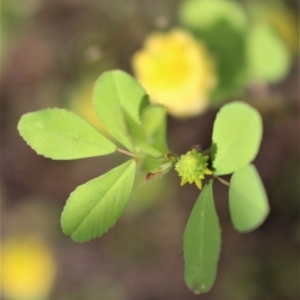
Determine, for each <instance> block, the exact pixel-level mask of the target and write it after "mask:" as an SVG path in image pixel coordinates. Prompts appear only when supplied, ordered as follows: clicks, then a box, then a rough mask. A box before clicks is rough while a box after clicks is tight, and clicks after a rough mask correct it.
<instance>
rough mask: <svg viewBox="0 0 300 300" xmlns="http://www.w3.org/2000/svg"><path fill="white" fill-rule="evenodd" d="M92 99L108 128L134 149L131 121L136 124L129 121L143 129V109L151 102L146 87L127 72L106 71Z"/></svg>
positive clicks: (119, 139) (98, 81) (112, 133)
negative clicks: (141, 118) (141, 114)
mask: <svg viewBox="0 0 300 300" xmlns="http://www.w3.org/2000/svg"><path fill="white" fill-rule="evenodd" d="M93 101H94V105H95V108H96V112H97V115H98V117H99V119H100V121H101V123H102V124H103V125H104V126H105V128H106V129H107V131H108V132H109V133H110V134H111V135H112V136H113V137H114V138H115V139H116V140H117V141H119V142H120V143H121V144H123V145H124V146H125V147H126V148H127V149H129V150H131V151H134V150H135V149H134V141H132V137H131V133H130V128H128V127H129V126H128V122H129V121H130V122H132V124H133V123H134V124H135V126H133V125H132V124H130V126H131V129H132V128H135V127H140V130H142V131H143V128H142V124H141V121H140V110H141V107H142V106H143V105H144V104H145V103H148V97H147V95H146V93H145V91H144V90H143V88H142V87H141V86H140V85H139V84H138V83H137V82H136V81H135V80H134V79H133V78H132V77H131V76H130V75H128V74H127V73H125V72H122V71H119V70H116V71H109V72H105V73H103V74H102V75H101V76H100V77H99V79H98V80H97V81H96V83H95V87H94V95H93ZM136 130H137V129H136ZM136 135H140V133H137V134H136Z"/></svg>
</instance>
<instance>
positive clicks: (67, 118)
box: [18, 108, 116, 160]
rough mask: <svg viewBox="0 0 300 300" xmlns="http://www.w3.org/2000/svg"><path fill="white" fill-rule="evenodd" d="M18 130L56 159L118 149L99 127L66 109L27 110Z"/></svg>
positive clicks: (99, 153)
mask: <svg viewBox="0 0 300 300" xmlns="http://www.w3.org/2000/svg"><path fill="white" fill-rule="evenodd" d="M18 130H19V133H20V135H21V136H22V137H23V139H24V140H25V141H26V142H27V143H28V145H29V146H30V147H32V148H33V149H34V150H35V151H36V152H37V153H38V154H40V155H43V156H45V157H49V158H52V159H58V160H60V159H65V160H68V159H78V158H84V157H92V156H98V155H105V154H109V153H112V152H114V151H116V146H115V144H113V143H112V142H111V141H110V140H109V139H107V138H106V137H104V136H103V135H102V134H101V133H100V132H99V131H98V130H97V129H96V128H94V127H93V126H92V125H91V124H89V123H88V122H86V121H85V120H84V119H82V118H80V117H79V116H78V115H76V114H74V113H72V112H70V111H67V110H65V109H60V108H51V109H45V110H41V111H37V112H32V113H27V114H25V115H23V116H22V118H21V120H20V122H19V124H18Z"/></svg>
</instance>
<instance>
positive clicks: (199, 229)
mask: <svg viewBox="0 0 300 300" xmlns="http://www.w3.org/2000/svg"><path fill="white" fill-rule="evenodd" d="M212 185H213V181H212V180H211V181H209V183H208V184H207V185H205V187H204V188H203V191H202V192H201V194H200V196H199V197H198V199H197V202H196V204H195V206H194V208H193V210H192V213H191V215H190V218H189V220H188V223H187V226H186V229H185V232H184V243H183V250H184V261H185V274H184V276H185V281H186V284H187V286H188V287H189V288H190V289H191V290H192V291H193V292H194V293H196V294H200V293H206V292H208V291H209V290H210V289H211V287H212V286H213V283H214V281H215V278H216V272H217V265H218V260H219V255H220V248H221V228H220V224H219V219H218V215H217V212H216V209H215V204H214V199H213V190H212Z"/></svg>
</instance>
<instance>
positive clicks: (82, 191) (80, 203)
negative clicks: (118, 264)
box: [61, 160, 136, 242]
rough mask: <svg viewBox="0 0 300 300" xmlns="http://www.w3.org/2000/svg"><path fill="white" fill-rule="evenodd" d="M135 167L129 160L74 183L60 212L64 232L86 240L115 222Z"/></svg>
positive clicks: (96, 235) (120, 213)
mask: <svg viewBox="0 0 300 300" xmlns="http://www.w3.org/2000/svg"><path fill="white" fill-rule="evenodd" d="M135 168H136V163H135V161H133V160H130V161H128V162H126V163H124V164H122V165H121V166H119V167H116V168H115V169H113V170H111V171H109V172H108V173H106V174H104V175H102V176H100V177H98V178H95V179H92V180H90V181H88V182H87V183H85V184H83V185H81V186H79V187H77V188H76V190H75V191H74V192H72V193H71V195H70V197H69V199H68V200H67V203H66V206H65V208H64V210H63V213H62V217H61V226H62V229H63V232H64V233H65V234H67V235H70V236H71V238H72V239H73V240H74V241H76V242H86V241H89V240H91V239H94V238H96V237H99V236H101V235H102V234H103V233H105V232H107V231H108V229H109V228H111V227H112V226H114V225H115V223H116V221H117V220H118V219H119V218H120V217H121V215H122V213H123V211H124V208H125V207H126V205H127V202H128V199H129V196H130V192H131V189H132V185H133V182H134V177H135Z"/></svg>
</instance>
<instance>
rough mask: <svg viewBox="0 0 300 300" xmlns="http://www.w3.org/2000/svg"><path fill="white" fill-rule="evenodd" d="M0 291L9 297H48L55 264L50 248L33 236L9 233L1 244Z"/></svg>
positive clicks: (36, 299) (20, 299)
mask: <svg viewBox="0 0 300 300" xmlns="http://www.w3.org/2000/svg"><path fill="white" fill-rule="evenodd" d="M1 248H2V259H1V275H2V278H1V286H2V294H3V296H4V297H5V299H9V300H40V299H45V298H47V296H48V294H49V293H50V291H51V288H52V286H53V282H54V278H55V274H56V266H55V261H54V258H53V255H52V252H51V250H50V249H49V248H48V247H47V245H46V244H44V243H43V242H42V241H40V240H39V239H37V238H34V237H30V236H29V237H28V236H27V237H10V238H8V239H7V240H4V242H3V244H2V247H1Z"/></svg>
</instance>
